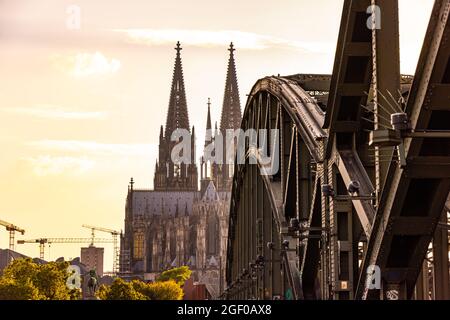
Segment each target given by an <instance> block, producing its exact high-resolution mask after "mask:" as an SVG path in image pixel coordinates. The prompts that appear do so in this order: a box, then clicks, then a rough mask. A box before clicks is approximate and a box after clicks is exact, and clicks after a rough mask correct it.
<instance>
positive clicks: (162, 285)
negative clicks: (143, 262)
mask: <svg viewBox="0 0 450 320" xmlns="http://www.w3.org/2000/svg"><path fill="white" fill-rule="evenodd" d="M97 297H98V298H100V299H102V300H181V299H182V298H183V289H181V286H180V285H179V284H177V283H176V282H175V281H173V280H169V281H163V282H154V283H145V282H143V281H140V280H133V281H131V282H125V281H124V280H123V279H120V278H117V279H115V280H114V282H113V284H112V285H111V286H110V287H108V286H105V285H102V286H100V288H99V290H98V291H97Z"/></svg>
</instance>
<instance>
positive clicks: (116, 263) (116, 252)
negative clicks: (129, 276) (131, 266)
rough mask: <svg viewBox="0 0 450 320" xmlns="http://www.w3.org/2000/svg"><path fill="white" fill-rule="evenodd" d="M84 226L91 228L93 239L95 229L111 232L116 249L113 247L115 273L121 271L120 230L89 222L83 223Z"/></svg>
mask: <svg viewBox="0 0 450 320" xmlns="http://www.w3.org/2000/svg"><path fill="white" fill-rule="evenodd" d="M82 227H83V228H88V229H91V239H92V240H94V239H95V231H100V232H106V233H109V234H111V235H112V238H113V247H114V249H113V250H114V253H113V254H114V257H113V273H114V274H117V273H118V272H119V258H120V257H119V242H118V239H117V236H118V235H119V234H120V232H119V231H116V230H112V229H108V228H102V227H95V226H90V225H87V224H83V225H82Z"/></svg>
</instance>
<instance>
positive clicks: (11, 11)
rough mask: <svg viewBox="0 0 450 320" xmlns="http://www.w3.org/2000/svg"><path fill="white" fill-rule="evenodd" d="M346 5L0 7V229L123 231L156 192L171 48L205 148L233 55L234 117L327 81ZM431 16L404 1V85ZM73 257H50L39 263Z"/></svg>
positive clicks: (46, 3)
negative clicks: (255, 101)
mask: <svg viewBox="0 0 450 320" xmlns="http://www.w3.org/2000/svg"><path fill="white" fill-rule="evenodd" d="M342 4H343V0H314V1H312V0H311V1H309V0H281V1H274V0H245V1H242V0H241V1H237V0H228V1H217V0H215V1H211V0H190V1H181V0H177V1H175V0H126V1H125V0H120V1H110V0H95V1H94V0H71V1H66V0H39V1H37V0H0V145H1V147H2V149H1V150H2V152H1V153H0V177H1V179H0V194H1V201H0V219H2V220H7V221H10V222H12V223H14V224H17V225H19V226H20V227H23V228H25V229H26V234H25V236H23V237H21V238H22V239H32V238H39V237H89V230H87V229H83V228H81V225H82V224H83V223H86V224H91V225H98V226H103V227H108V228H113V229H119V230H120V229H122V228H123V218H124V206H125V196H126V192H127V184H128V181H129V179H130V177H132V176H133V177H134V179H135V181H136V187H137V188H151V187H152V184H153V169H154V164H155V159H156V157H157V153H156V152H157V145H156V144H157V143H158V137H159V126H160V125H161V124H164V123H165V117H166V110H167V104H168V100H169V91H170V81H171V77H172V70H173V62H174V56H175V51H174V50H173V47H174V45H175V43H176V41H177V40H179V41H180V42H181V43H182V46H183V51H182V59H183V67H184V78H185V84H186V90H187V100H188V109H189V116H190V123H191V125H192V124H193V125H195V126H196V133H197V135H200V136H198V139H202V138H203V134H204V130H205V122H206V119H205V116H206V101H207V98H208V97H211V101H212V117H213V121H219V120H220V119H219V115H220V108H221V102H222V99H223V89H224V88H223V87H224V83H225V73H226V66H227V59H228V51H227V50H226V49H227V47H228V44H229V42H230V41H233V42H234V43H235V47H236V49H237V51H236V60H237V72H238V81H239V87H240V94H241V104H242V105H244V104H245V99H246V96H245V94H246V93H248V92H249V90H250V88H251V86H252V85H253V83H254V82H255V81H256V80H257V79H258V78H261V77H264V76H266V75H272V74H282V75H286V74H294V73H331V71H332V65H333V60H334V51H335V46H336V40H337V34H338V28H339V21H340V15H341V10H342ZM432 4H433V1H432V0H400V33H401V66H402V72H403V73H408V74H413V73H414V70H415V67H416V63H417V59H418V55H419V51H420V49H421V44H422V40H423V37H424V34H425V30H426V26H427V24H428V19H429V15H430V12H431V7H432ZM78 9H79V17H80V20H79V21H78V20H77V19H76V17H77V13H78ZM74 18H75V20H74ZM78 27H79V28H78ZM200 141H201V140H200ZM200 144H201V143H200ZM98 236H102V237H108V235H107V234H104V235H101V234H98ZM7 245H8V234H7V232H6V231H5V230H4V228H0V248H6V247H7ZM79 247H80V246H79V245H67V244H54V245H53V246H52V247H51V248H50V250H48V249H47V251H46V259H56V258H58V257H60V256H65V257H66V258H69V257H76V256H79ZM105 250H106V258H107V259H106V266H105V269H107V270H111V268H112V254H111V253H112V248H111V246H110V245H106V246H105ZM18 251H20V252H23V253H25V254H28V255H31V256H37V255H38V254H39V250H38V247H37V246H36V245H34V244H29V245H22V246H21V247H19V248H18Z"/></svg>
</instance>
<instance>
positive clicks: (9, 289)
mask: <svg viewBox="0 0 450 320" xmlns="http://www.w3.org/2000/svg"><path fill="white" fill-rule="evenodd" d="M68 265H69V264H68V263H67V262H49V263H47V264H42V265H39V264H36V263H34V262H33V261H32V260H31V259H17V260H14V261H13V262H12V263H11V264H10V265H9V266H8V267H6V268H5V270H4V272H3V276H2V277H0V299H9V300H74V299H79V297H80V290H70V289H69V288H68V287H67V285H66V281H67V278H68V277H69V274H68V272H67V267H68Z"/></svg>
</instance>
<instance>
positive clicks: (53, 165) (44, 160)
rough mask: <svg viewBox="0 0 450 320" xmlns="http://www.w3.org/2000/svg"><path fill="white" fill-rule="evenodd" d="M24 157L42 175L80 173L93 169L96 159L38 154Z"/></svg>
mask: <svg viewBox="0 0 450 320" xmlns="http://www.w3.org/2000/svg"><path fill="white" fill-rule="evenodd" d="M23 159H24V160H25V161H27V162H29V163H30V164H31V165H32V167H33V172H34V173H35V174H36V175H38V176H40V177H43V176H49V175H59V174H63V173H69V174H71V175H80V174H83V173H85V172H87V171H89V170H91V169H92V168H93V167H94V165H95V161H93V160H91V159H88V158H86V157H66V156H64V157H52V156H38V157H28V158H23Z"/></svg>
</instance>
